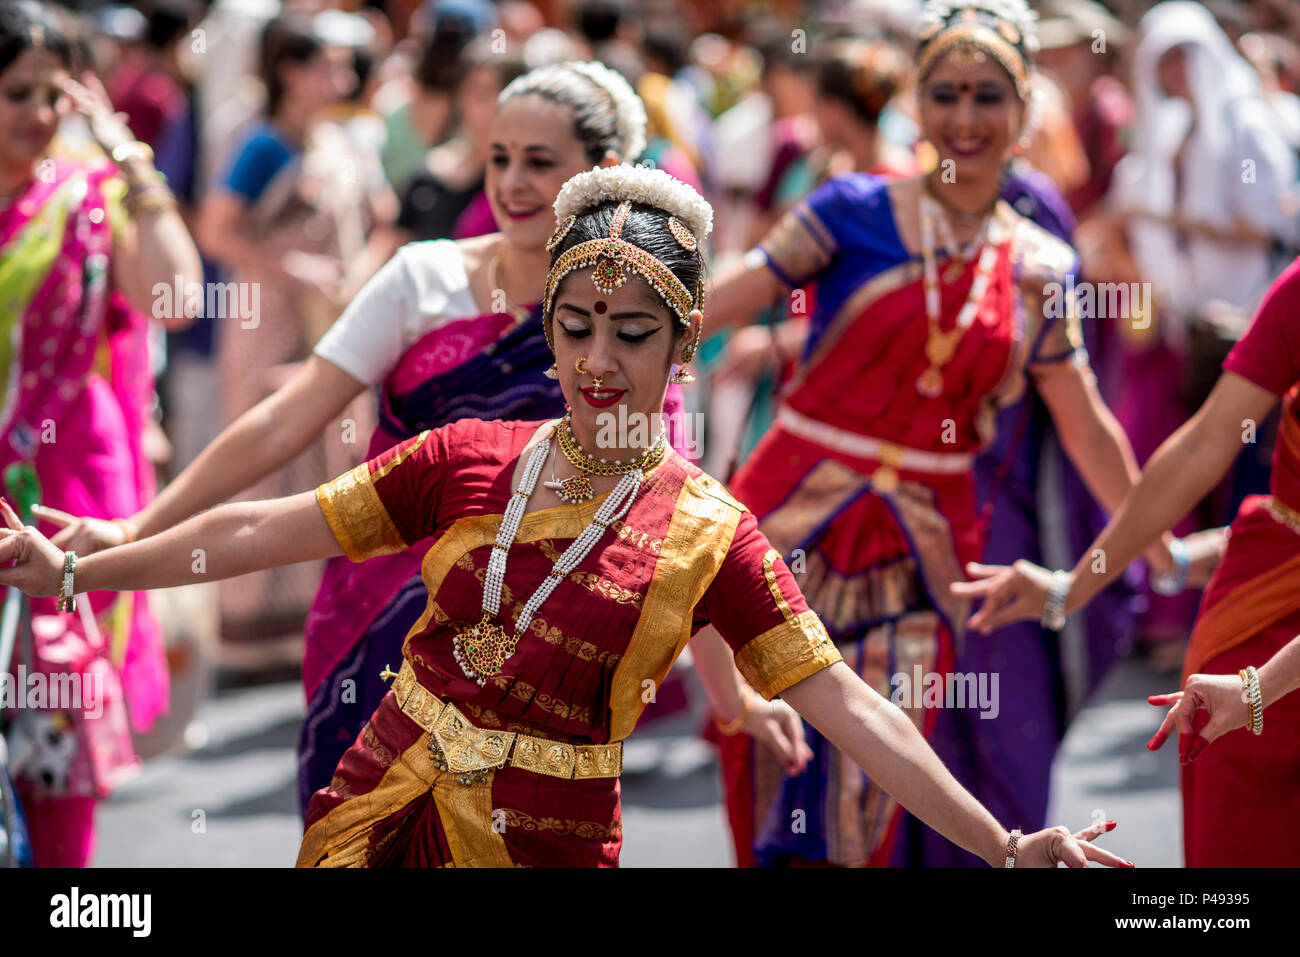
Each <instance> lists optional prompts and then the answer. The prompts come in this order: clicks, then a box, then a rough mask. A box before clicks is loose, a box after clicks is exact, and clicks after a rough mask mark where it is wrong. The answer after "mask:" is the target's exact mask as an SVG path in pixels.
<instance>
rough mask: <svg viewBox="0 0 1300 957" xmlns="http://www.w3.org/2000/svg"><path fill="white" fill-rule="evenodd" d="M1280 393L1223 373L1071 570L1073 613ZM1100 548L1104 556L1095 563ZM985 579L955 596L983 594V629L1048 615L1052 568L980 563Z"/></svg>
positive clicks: (1212, 471) (1184, 501)
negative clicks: (1198, 408) (1049, 571)
mask: <svg viewBox="0 0 1300 957" xmlns="http://www.w3.org/2000/svg"><path fill="white" fill-rule="evenodd" d="M1276 402H1277V396H1276V395H1274V394H1273V393H1271V392H1269V391H1268V390H1267V389H1264V388H1261V387H1260V386H1257V385H1255V384H1254V383H1253V382H1251V381H1249V380H1248V379H1246V378H1244V377H1242V376H1239V375H1237V374H1236V373H1233V372H1225V373H1223V375H1222V376H1220V377H1219V381H1218V383H1217V384H1216V385H1215V387H1214V391H1213V392H1211V393H1210V397H1209V398H1208V399H1206V401H1205V404H1204V405H1203V406H1202V407H1201V409H1200V410H1199V411H1198V412H1197V413H1196V414H1195V415H1194V416H1192V418H1191V419H1189V420H1188V421H1187V422H1186V423H1185V424H1184V425H1183V426H1182V427H1181V428H1180V429H1179V430H1178V431H1177V432H1175V433H1174V434H1173V435H1171V436H1170V437H1169V438H1168V439H1166V440H1165V441H1164V444H1163V445H1161V446H1160V448H1159V449H1157V450H1156V453H1155V455H1153V456H1152V457H1151V460H1150V461H1149V462H1147V465H1146V468H1145V469H1144V470H1143V472H1142V476H1141V479H1140V480H1139V481H1138V483H1137V484H1136V485H1135V486H1133V488H1132V490H1131V491H1130V492H1129V493H1128V495H1127V496H1125V498H1124V501H1123V503H1122V504H1121V505H1120V506H1119V508H1118V509H1117V510H1116V512H1115V514H1114V515H1113V516H1112V517H1111V520H1110V523H1109V524H1108V525H1107V526H1106V528H1105V529H1104V530H1103V531H1102V533H1101V534H1100V535H1099V536H1098V537H1097V540H1096V541H1094V542H1093V543H1092V545H1091V546H1089V548H1088V549H1087V550H1086V551H1085V552H1084V553H1083V555H1082V556H1081V557H1080V559H1079V563H1078V564H1077V565H1076V566H1075V568H1074V570H1073V572H1071V576H1072V581H1071V584H1070V589H1069V592H1068V598H1067V601H1066V605H1065V610H1066V611H1067V612H1072V611H1075V610H1077V609H1079V608H1082V607H1083V606H1084V605H1086V604H1087V603H1088V602H1089V601H1090V600H1091V599H1092V597H1093V596H1094V595H1096V594H1097V592H1099V591H1100V590H1101V589H1102V588H1104V587H1106V585H1108V584H1110V582H1111V581H1113V580H1114V579H1115V578H1116V577H1117V576H1118V575H1119V574H1120V573H1121V572H1123V571H1124V569H1125V568H1127V567H1128V565H1129V563H1130V562H1132V561H1133V559H1134V558H1136V557H1137V556H1138V555H1139V554H1140V553H1141V552H1142V550H1143V549H1144V548H1146V547H1147V546H1148V545H1149V544H1150V543H1151V542H1152V541H1153V540H1154V539H1155V538H1156V537H1157V536H1158V535H1159V534H1160V533H1161V532H1163V531H1165V530H1166V529H1168V528H1170V527H1172V526H1173V525H1175V524H1176V523H1177V522H1178V521H1179V520H1180V519H1181V518H1182V517H1183V516H1184V515H1186V514H1187V513H1188V512H1189V511H1191V509H1192V506H1194V505H1195V504H1196V503H1197V502H1198V501H1200V500H1201V499H1202V498H1203V497H1204V496H1205V494H1206V493H1207V492H1208V491H1209V490H1210V489H1211V488H1213V487H1214V485H1215V484H1216V483H1217V482H1218V481H1219V480H1220V479H1222V478H1223V475H1224V473H1225V472H1226V471H1227V470H1228V467H1229V466H1230V465H1231V464H1232V463H1233V462H1234V461H1236V458H1237V455H1238V453H1239V452H1240V451H1241V448H1242V442H1243V438H1242V436H1243V432H1244V431H1245V430H1246V429H1248V428H1250V427H1251V425H1252V424H1255V425H1257V424H1258V423H1260V422H1262V421H1263V420H1264V418H1265V417H1266V416H1267V415H1268V413H1269V412H1270V411H1271V410H1272V408H1273V406H1274V405H1275V404H1276ZM1098 554H1100V555H1101V556H1104V559H1105V560H1104V562H1098V561H1096V557H1095V556H1097V555H1098ZM972 571H973V572H974V573H975V574H977V575H980V576H981V580H980V581H975V582H957V583H955V584H954V585H952V591H953V593H954V594H958V595H966V596H983V598H984V605H983V607H982V608H981V609H980V610H979V611H978V612H977V613H976V614H975V615H974V616H972V618H971V621H970V625H971V627H972V628H974V629H976V630H979V631H991V630H992V629H994V628H1000V627H1001V626H1002V625H1005V624H1007V623H1008V622H1012V621H1019V620H1022V619H1027V618H1038V617H1039V616H1041V615H1042V613H1043V603H1044V601H1045V599H1046V597H1047V589H1048V585H1049V581H1050V576H1049V575H1048V573H1047V572H1046V571H1045V570H1043V569H1041V568H1038V566H1036V565H1033V564H1032V563H1030V562H1025V561H1020V562H1017V563H1016V564H1015V565H1014V566H1012V567H1011V568H999V567H997V566H975V567H974V568H973V569H972Z"/></svg>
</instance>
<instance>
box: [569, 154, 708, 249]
mask: <svg viewBox="0 0 1300 957" xmlns="http://www.w3.org/2000/svg"><path fill="white" fill-rule="evenodd" d="M623 200H631V201H632V202H634V203H644V204H645V205H646V206H653V207H655V208H656V209H662V210H663V211H664V212H665V213H668V214H669V215H670V216H676V217H677V219H679V220H680V221H681V223H682V225H683V226H685V227H686V228H687V229H689V230H690V231H691V234H692V235H694V236H695V239H696V241H699V240H701V239H703V238H704V237H705V236H707V235H708V234H709V231H710V230H712V229H713V207H712V206H710V205H709V204H708V202H707V201H706V200H705V199H704V197H703V196H701V195H700V194H699V193H697V192H696V191H695V190H694V189H693V188H692V187H691V186H690V185H688V184H687V183H683V182H682V181H681V180H679V179H675V178H674V177H672V176H670V175H669V174H667V173H665V172H664V171H663V170H661V169H647V168H645V167H643V166H598V167H596V168H595V169H592V170H588V171H587V172H585V173H579V174H578V175H577V176H574V177H573V178H572V179H570V180H569V181H568V182H566V183H565V184H564V185H563V186H561V187H560V194H559V195H558V196H556V197H555V221H556V223H562V222H564V221H565V220H566V219H568V218H569V217H570V216H576V215H578V214H580V213H583V212H585V211H586V210H588V209H591V208H592V207H593V206H600V205H601V204H603V203H610V202H618V203H621V202H623Z"/></svg>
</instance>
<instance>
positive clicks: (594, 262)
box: [542, 200, 695, 352]
mask: <svg viewBox="0 0 1300 957" xmlns="http://www.w3.org/2000/svg"><path fill="white" fill-rule="evenodd" d="M631 212H632V203H631V201H630V200H624V201H623V202H621V203H619V206H618V209H616V210H615V211H614V218H613V220H612V221H611V222H610V224H609V236H608V237H606V238H602V239H589V240H587V241H586V242H582V243H578V244H577V245H576V246H574V247H572V248H571V249H566V250H565V251H564V252H563V253H562V254H561V255H560V258H559V259H557V260H556V261H555V265H554V266H552V267H551V272H550V275H548V276H547V277H546V296H545V298H544V299H543V305H542V316H543V317H545V318H546V319H547V320H548V321H547V322H546V323H545V328H546V343H547V345H549V346H550V347H551V351H552V352H554V351H555V343H554V341H553V340H552V338H551V324H550V322H549V319H550V315H551V307H552V304H553V302H554V299H555V291H556V290H557V289H559V287H560V283H562V282H563V281H564V278H565V277H566V276H568V275H569V273H571V272H574V271H575V270H578V269H586V268H588V267H594V268H592V270H591V282H592V285H594V286H595V287H596V289H597V290H598V291H600V292H602V293H604V294H605V295H606V296H608V295H610V294H612V293H613V292H614V290H615V289H618V288H619V287H620V286H622V285H623V283H625V282H626V281H627V278H628V277H629V276H631V275H632V274H633V273H636V274H638V275H640V276H641V278H642V279H644V280H645V281H646V282H648V283H649V284H650V287H651V288H652V289H654V291H655V292H657V293H658V294H659V298H660V299H662V300H663V301H664V304H665V305H667V306H668V308H669V309H671V310H672V311H673V314H674V315H675V316H676V317H677V321H678V322H680V323H681V324H682V325H683V326H688V327H689V326H690V324H691V310H692V309H694V308H695V297H694V296H693V295H691V293H690V291H689V290H687V288H686V286H684V285H683V284H682V281H681V280H680V279H678V278H677V277H676V276H675V275H673V271H672V270H671V269H669V268H668V267H667V266H665V265H664V264H663V262H661V261H660V260H659V259H658V258H657V257H655V256H653V255H651V254H650V253H648V252H646V251H645V250H644V249H642V248H641V247H640V246H637V245H635V244H633V243H630V242H628V241H627V240H626V239H624V238H623V224H624V223H626V222H627V217H628V215H629V214H630V213H631ZM573 220H574V217H573V216H569V217H568V218H567V219H566V220H565V221H564V222H563V223H561V224H560V227H559V228H558V229H557V230H556V233H557V234H558V237H559V238H558V239H557V238H556V237H552V243H551V244H548V245H549V246H550V248H552V249H553V248H554V247H555V246H557V245H559V241H560V240H561V239H563V238H564V235H565V234H567V233H568V231H569V230H570V229H571V228H572V227H573ZM682 228H683V229H685V227H682ZM673 235H674V236H676V235H677V234H676V232H674V234H673ZM692 238H693V237H692ZM678 242H681V240H680V239H679V240H678Z"/></svg>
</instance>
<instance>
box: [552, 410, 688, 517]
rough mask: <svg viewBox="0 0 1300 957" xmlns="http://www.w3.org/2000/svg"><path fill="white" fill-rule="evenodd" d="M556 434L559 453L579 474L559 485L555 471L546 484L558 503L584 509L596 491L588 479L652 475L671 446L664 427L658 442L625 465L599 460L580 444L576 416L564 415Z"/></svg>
mask: <svg viewBox="0 0 1300 957" xmlns="http://www.w3.org/2000/svg"><path fill="white" fill-rule="evenodd" d="M555 431H556V436H557V437H558V439H559V447H560V451H561V452H563V453H564V458H565V460H566V461H568V463H569V464H570V465H572V466H573V467H574V468H575V469H577V470H578V474H577V475H571V476H570V477H569V478H567V479H565V480H564V481H559V480H557V479H556V478H555V473H554V471H552V473H551V481H549V482H546V483H544V484H545V485H546V487H547V488H549V489H551V490H552V491H553V492H555V495H556V497H557V498H558V499H560V500H561V501H563V502H567V503H569V504H570V505H581V504H582V503H583V502H590V501H591V500H592V499H593V498H595V497H596V489H595V487H594V486H592V484H591V479H590V478H589V477H588V476H590V475H606V476H608V475H626V474H628V473H629V472H632V471H638V470H639V471H641V472H649V471H650V470H651V469H653V468H654V467H655V466H656V465H658V464H659V463H660V462H662V461H663V459H664V455H665V454H667V452H668V442H667V439H666V438H665V436H664V432H663V427H662V426H661V427H660V429H659V441H657V442H656V443H655V444H654V445H652V446H651V447H650V448H648V449H646V450H645V451H644V452H642V453H641V454H640V455H639V456H637V457H636V458H634V459H629V460H628V461H626V462H624V461H623V460H622V459H615V460H614V461H612V462H611V461H609V460H608V459H597V458H596V457H595V456H594V455H592V454H591V453H590V452H588V451H587V450H586V449H584V448H583V447H582V444H581V443H580V442H578V439H577V436H575V435H574V434H573V413H571V412H567V413H565V416H564V418H563V419H561V420H560V425H559V427H558V428H557V429H556V430H555Z"/></svg>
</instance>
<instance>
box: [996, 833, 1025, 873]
mask: <svg viewBox="0 0 1300 957" xmlns="http://www.w3.org/2000/svg"><path fill="white" fill-rule="evenodd" d="M1024 836H1025V835H1024V834H1023V833H1022V832H1021V830H1020V828H1018V827H1017V828H1013V829H1012V830H1011V833H1010V834H1009V835H1008V836H1007V859H1006V861H1005V862H1004V863H1003V865H1002V866H1003V867H1015V866H1016V855H1017V854H1019V853H1020V839H1021V838H1022V837H1024Z"/></svg>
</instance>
